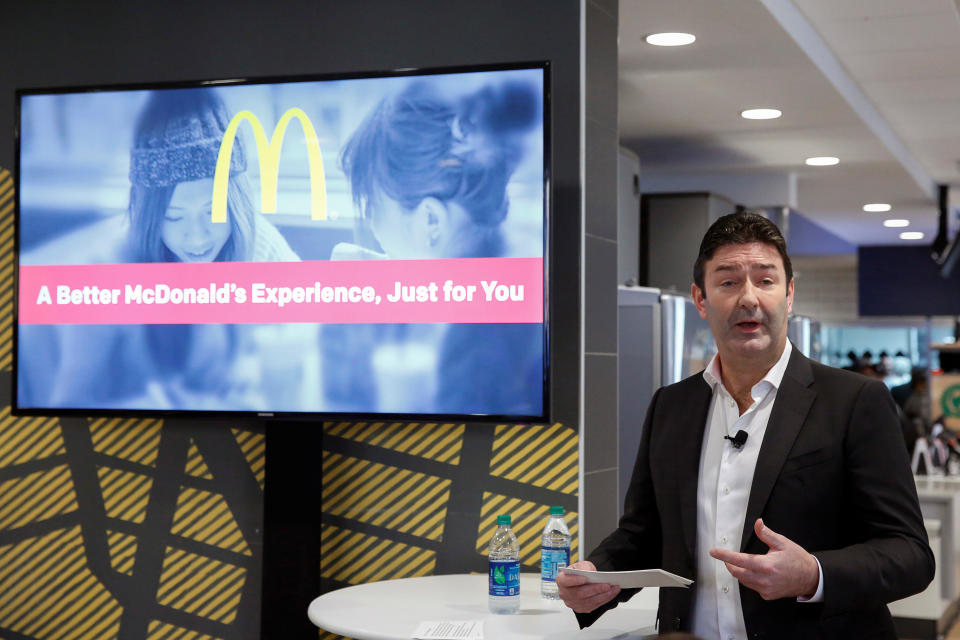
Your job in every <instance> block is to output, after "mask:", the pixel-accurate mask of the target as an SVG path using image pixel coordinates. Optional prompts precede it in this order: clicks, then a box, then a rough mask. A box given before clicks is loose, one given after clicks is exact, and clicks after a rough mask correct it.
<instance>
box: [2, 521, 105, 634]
mask: <svg viewBox="0 0 960 640" xmlns="http://www.w3.org/2000/svg"><path fill="white" fill-rule="evenodd" d="M121 613H122V610H121V607H120V605H119V604H118V602H117V600H116V599H115V598H114V597H113V596H112V595H111V594H110V593H109V591H107V589H106V588H105V587H104V586H103V585H102V584H101V583H100V582H99V581H98V580H97V578H96V577H95V576H94V575H93V574H92V573H91V572H90V569H89V568H88V567H87V564H86V557H85V554H84V545H83V538H82V536H81V533H80V527H79V526H75V527H71V528H69V529H60V530H55V531H52V532H50V533H47V534H44V535H42V536H39V537H36V538H28V539H26V540H22V541H20V542H17V543H15V544H11V545H6V546H3V547H0V626H2V627H4V628H6V629H10V630H12V631H14V632H16V633H19V634H22V635H24V636H27V637H30V638H38V639H42V640H59V639H66V638H77V639H88V638H89V639H90V640H93V639H97V640H101V639H103V640H106V639H109V638H116V637H117V632H118V628H119V621H120V616H121Z"/></svg>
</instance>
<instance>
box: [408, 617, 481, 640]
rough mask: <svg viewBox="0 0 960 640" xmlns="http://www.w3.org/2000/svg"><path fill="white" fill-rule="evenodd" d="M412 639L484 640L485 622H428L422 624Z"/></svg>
mask: <svg viewBox="0 0 960 640" xmlns="http://www.w3.org/2000/svg"><path fill="white" fill-rule="evenodd" d="M411 637H412V638H415V639H416V640H483V621H482V620H456V621H447V620H440V621H437V620H428V621H427V622H421V623H420V626H419V627H417V630H416V631H414V632H413V636H411Z"/></svg>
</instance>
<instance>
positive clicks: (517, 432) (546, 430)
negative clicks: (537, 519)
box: [490, 424, 580, 495]
mask: <svg viewBox="0 0 960 640" xmlns="http://www.w3.org/2000/svg"><path fill="white" fill-rule="evenodd" d="M579 447H580V445H579V438H578V435H577V432H576V431H574V430H573V429H570V428H569V427H565V426H563V425H562V424H555V425H552V426H536V425H500V426H498V427H497V431H496V439H495V440H494V443H493V457H492V458H491V460H490V475H493V476H499V477H501V478H507V479H508V480H516V481H517V482H523V483H526V484H532V485H534V486H536V487H543V488H545V489H550V490H551V491H559V492H561V493H566V494H569V495H576V493H577V482H578V480H577V470H578V461H579Z"/></svg>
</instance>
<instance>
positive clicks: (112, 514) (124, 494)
mask: <svg viewBox="0 0 960 640" xmlns="http://www.w3.org/2000/svg"><path fill="white" fill-rule="evenodd" d="M97 476H98V477H99V478H100V491H101V492H102V494H103V506H104V508H105V509H106V512H107V517H108V518H117V519H119V520H126V521H127V522H136V523H140V522H143V518H144V516H145V515H146V512H147V503H148V501H149V500H150V489H151V488H152V487H153V478H151V477H150V476H147V475H142V474H139V473H131V472H130V471H122V470H120V469H113V468H111V467H98V468H97Z"/></svg>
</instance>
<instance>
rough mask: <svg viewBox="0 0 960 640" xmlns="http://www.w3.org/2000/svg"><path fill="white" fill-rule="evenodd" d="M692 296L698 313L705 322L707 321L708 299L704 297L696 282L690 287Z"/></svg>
mask: <svg viewBox="0 0 960 640" xmlns="http://www.w3.org/2000/svg"><path fill="white" fill-rule="evenodd" d="M690 296H691V297H692V298H693V304H694V305H696V307H697V313H699V314H700V317H701V318H703V319H704V320H706V319H707V297H706V296H705V295H703V290H702V289H701V288H700V287H698V286H697V283H696V282H694V283H693V284H692V285H690Z"/></svg>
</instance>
